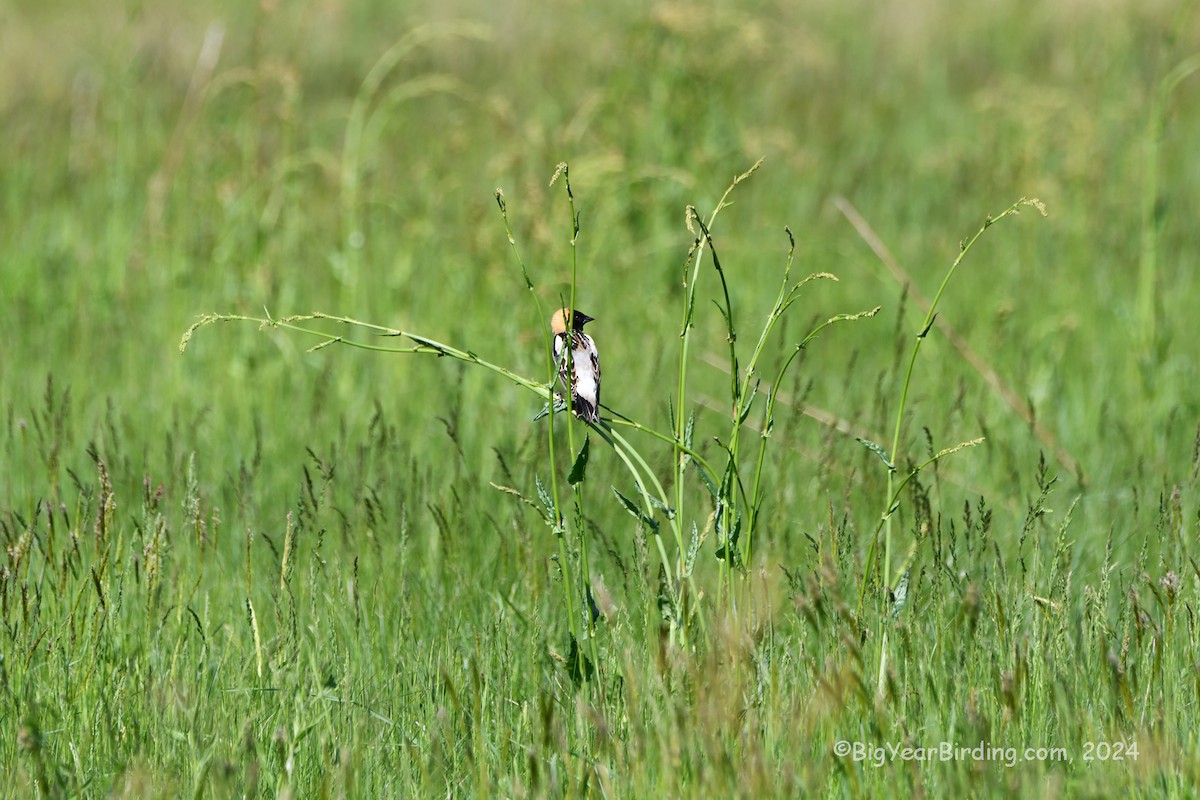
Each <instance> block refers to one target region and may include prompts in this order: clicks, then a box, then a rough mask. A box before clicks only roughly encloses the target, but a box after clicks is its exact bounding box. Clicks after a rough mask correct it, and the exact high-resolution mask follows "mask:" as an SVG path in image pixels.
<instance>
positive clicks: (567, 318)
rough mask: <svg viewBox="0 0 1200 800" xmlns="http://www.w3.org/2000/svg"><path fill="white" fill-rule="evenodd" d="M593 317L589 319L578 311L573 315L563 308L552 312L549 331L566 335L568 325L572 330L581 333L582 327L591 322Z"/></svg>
mask: <svg viewBox="0 0 1200 800" xmlns="http://www.w3.org/2000/svg"><path fill="white" fill-rule="evenodd" d="M593 319H595V317H589V316H588V315H587V314H585V313H583V312H582V311H580V310H579V309H575V311H574V313H572V312H571V311H568V310H567V309H565V308H560V309H558V310H557V311H555V312H554V316H553V317H551V318H550V330H551V331H553V332H554V333H566V332H567V326H568V324H570V325H571V328H572V330H577V331H581V330H583V326H584V325H586V324H587V323H589V322H591V321H592V320H593Z"/></svg>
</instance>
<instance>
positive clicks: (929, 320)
mask: <svg viewBox="0 0 1200 800" xmlns="http://www.w3.org/2000/svg"><path fill="white" fill-rule="evenodd" d="M1022 206H1033V207H1034V208H1036V209H1037V210H1038V211H1040V212H1041V213H1042V215H1043V216H1044V215H1045V213H1046V207H1045V206H1044V205H1043V204H1042V202H1041V201H1040V200H1038V199H1037V198H1027V197H1022V198H1021V199H1020V200H1018V201H1016V202H1015V203H1013V204H1012V205H1010V206H1009V207H1008V208H1006V209H1004V210H1003V211H1001V212H1000V213H999V214H997V215H995V216H991V215H989V216H988V217H987V219H986V220H984V223H983V225H982V226H981V227H980V228H979V230H978V231H976V232H975V234H974V235H973V236H972V237H971V238H970V239H967V240H966V241H964V242H962V244H961V245H960V246H959V253H958V257H957V258H955V259H954V263H953V264H951V265H950V269H949V270H947V271H946V275H945V277H943V278H942V282H941V285H939V286H938V290H937V293H936V294H934V296H933V301H932V302H931V303H930V304H929V310H928V311H927V312H926V314H925V320H924V322H923V323H922V324H921V330H920V332H919V333H918V334H917V338H916V341H915V342H914V343H913V347H912V353H911V355H910V356H909V360H908V368H907V369H906V370H905V373H904V383H903V385H902V386H901V389H900V403H899V405H898V406H897V408H896V423H895V426H894V428H893V432H892V446H891V449H890V450H889V451H888V453H889V454H890V461H889V460H888V459H887V458H885V461H886V462H887V466H888V478H887V490H886V493H887V504H886V505H885V506H884V511H883V513H882V515H881V519H880V525H881V526H882V528H883V540H884V544H883V579H884V587H885V588H886V589H887V590H888V592H889V593H890V592H891V591H892V590H893V588H894V585H895V584H894V583H893V578H892V517H893V514H894V512H895V510H896V508H897V507H898V506H899V498H900V489H902V488H903V487H904V486H905V485H906V484H907V483H908V481H909V480H911V479H912V478H913V476H915V475H916V473H917V472H919V471H920V470H921V469H923V468H924V467H925V466H928V464H930V463H932V461H934V460H936V459H937V458H939V457H940V456H941V455H943V454H948V452H947V451H943V452H942V453H939V454H938V455H937V456H934V458H933V459H930V460H929V461H926V462H925V463H924V464H922V465H921V466H919V467H917V469H916V470H914V471H913V472H911V473H910V474H909V475H908V477H906V478H905V479H904V480H903V481H902V482H901V484H900V488H897V487H896V464H897V463H898V462H899V460H900V459H899V456H898V454H899V451H900V435H901V433H902V431H903V428H904V411H905V408H906V406H907V404H908V393H909V389H910V388H911V387H912V376H913V369H914V368H915V366H916V363H917V355H918V354H919V353H920V352H921V344H922V343H923V342H924V341H925V337H926V336H928V335H929V331H930V330H931V329H932V328H933V323H934V320H935V318H936V317H937V307H938V304H939V303H940V302H941V299H942V295H943V294H945V292H946V287H947V286H948V285H949V283H950V279H951V278H952V277H954V273H955V272H957V271H958V267H959V265H960V264H962V262H963V260H964V259H965V258H966V257H967V253H969V252H970V251H971V248H972V247H973V246H974V245H975V243H976V242H977V241H979V238H980V237H981V236H983V234H984V232H985V231H986V230H987V229H988V228H990V227H992V225H994V224H996V223H997V222H999V221H1000V220H1002V219H1004V218H1005V217H1009V216H1014V215H1016V214H1019V213H1020V211H1021V207H1022ZM955 449H956V448H951V450H950V451H949V452H954V450H955ZM881 455H882V454H881ZM878 543H879V529H878V528H876V531H875V534H874V535H873V536H872V537H871V546H870V548H869V550H868V551H867V560H866V563H865V564H864V567H863V578H862V588H861V589H860V591H859V615H860V617H861V615H862V605H863V599H864V597H865V592H866V583H867V580H868V577H869V576H870V575H871V573H872V571H873V569H874V565H875V558H876V552H877V545H878ZM887 645H888V642H887V631H886V630H885V631H884V635H883V639H882V641H881V643H880V653H879V674H878V691H879V693H880V694H882V691H883V685H884V676H885V674H886V671H887V649H888V648H887Z"/></svg>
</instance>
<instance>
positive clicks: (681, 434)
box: [674, 158, 763, 557]
mask: <svg viewBox="0 0 1200 800" xmlns="http://www.w3.org/2000/svg"><path fill="white" fill-rule="evenodd" d="M762 163H763V159H761V158H760V159H759V160H758V161H756V162H755V163H754V165H753V166H752V167H750V169H748V170H746V171H745V172H743V173H742V174H740V175H738V176H737V177H735V178H734V179H733V182H732V183H730V184H729V186H728V187H727V188H726V189H725V193H724V194H722V195H721V199H720V200H719V201H717V205H716V207H715V208H714V209H713V211H712V213H711V214H710V215H709V217H708V222H707V224H702V228H703V230H704V235H703V236H700V235H697V234H696V230H695V227H694V226H693V224H692V223H693V221H697V222H699V221H700V216H699V214H697V212H696V209H695V207H694V206H690V205H689V206H688V207H687V209H686V210H685V221H686V223H687V227H688V230H689V231H690V232H691V233H692V235H693V236H694V237H695V239H694V241H693V242H692V247H691V249H690V250H689V251H688V257H687V259H686V260H685V262H684V267H683V288H684V305H683V323H682V325H681V328H680V332H679V337H680V340H681V341H680V348H679V381H678V389H677V393H676V398H677V402H676V404H675V419H674V425H675V445H674V446H675V459H674V468H675V470H674V471H675V513H676V514H682V513H683V508H684V502H683V500H684V494H683V486H684V481H683V478H684V473H685V471H686V469H687V461H688V458H689V456H688V454H687V453H686V452H685V450H684V449H683V447H682V445H683V443H684V439H685V428H686V425H687V423H686V422H685V420H686V419H687V415H686V414H685V413H684V409H686V408H687V364H688V346H689V344H690V342H691V329H692V319H693V317H694V315H695V310H696V285H697V283H698V281H699V277H700V264H701V262H702V261H703V258H704V246H705V244H706V243H708V242H710V241H711V237H710V236H709V233H708V232H709V231H710V230H711V229H712V227H713V223H714V222H715V221H716V218H717V215H718V214H720V213H721V210H722V209H724V208H725V207H726V206H727V205H729V195H730V194H731V193H732V192H733V190H734V187H736V186H737V185H738V184H739V183H741V182H742V181H744V180H746V179H747V178H749V177H750V176H751V175H753V174H754V173H755V172H756V171H757V170H758V168H759V167H760V166H762ZM689 262H690V265H691V267H692V273H691V278H690V279H689V278H688V266H689ZM731 344H732V343H731ZM736 380H737V378H736V375H735V376H734V378H733V381H734V382H735V385H736ZM681 557H682V553H681Z"/></svg>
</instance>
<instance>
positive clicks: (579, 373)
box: [550, 308, 600, 422]
mask: <svg viewBox="0 0 1200 800" xmlns="http://www.w3.org/2000/svg"><path fill="white" fill-rule="evenodd" d="M592 319H593V318H592V317H589V316H588V315H587V314H584V313H583V312H582V311H575V312H570V311H568V310H567V309H565V308H560V309H558V310H557V311H555V312H554V316H553V317H551V318H550V330H551V331H553V332H554V361H555V363H557V364H558V377H559V379H560V380H561V381H562V384H563V387H564V388H565V389H566V390H567V391H569V392H570V393H571V408H572V409H573V410H574V411H575V416H577V417H579V418H580V419H582V420H584V421H586V422H599V421H600V355H599V353H597V352H596V343H595V342H593V341H592V337H590V336H588V335H587V334H586V333H584V332H583V326H584V325H586V324H587V323H589V322H591V321H592ZM568 354H569V355H568Z"/></svg>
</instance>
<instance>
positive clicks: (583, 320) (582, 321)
mask: <svg viewBox="0 0 1200 800" xmlns="http://www.w3.org/2000/svg"><path fill="white" fill-rule="evenodd" d="M594 319H595V317H589V316H588V315H587V314H585V313H583V312H582V311H576V312H575V314H574V316H573V318H572V320H571V321H572V327H574V328H575V329H576V330H578V329H579V328H582V327H583V326H584V325H586V324H588V323H589V322H591V321H592V320H594Z"/></svg>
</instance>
